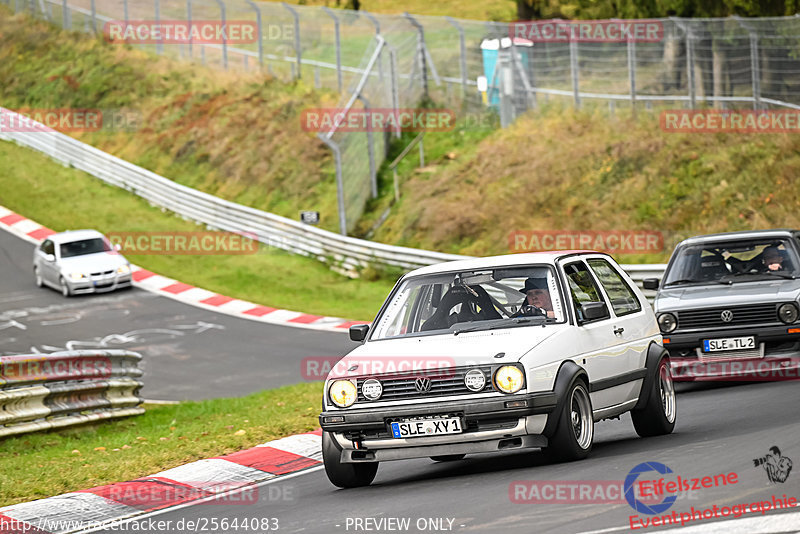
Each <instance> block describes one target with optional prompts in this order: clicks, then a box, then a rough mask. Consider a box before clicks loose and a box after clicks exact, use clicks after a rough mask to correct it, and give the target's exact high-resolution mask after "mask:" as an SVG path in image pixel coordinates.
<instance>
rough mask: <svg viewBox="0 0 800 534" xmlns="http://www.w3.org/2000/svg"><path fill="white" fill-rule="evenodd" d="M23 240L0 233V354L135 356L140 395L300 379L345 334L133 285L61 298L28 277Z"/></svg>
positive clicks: (182, 396) (338, 350)
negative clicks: (104, 352) (306, 363)
mask: <svg viewBox="0 0 800 534" xmlns="http://www.w3.org/2000/svg"><path fill="white" fill-rule="evenodd" d="M32 255H33V245H31V244H30V243H27V242H26V241H23V240H22V239H20V238H18V237H16V236H14V235H11V234H9V233H8V232H3V231H0V355H11V354H30V353H32V352H54V351H56V350H67V349H75V350H78V349H93V348H114V349H125V350H132V351H135V352H139V353H141V354H142V355H143V356H144V359H143V362H142V364H141V365H142V367H143V368H144V371H145V375H144V383H145V386H144V388H143V389H142V395H143V396H144V397H145V398H146V399H163V400H188V399H191V400H199V399H206V398H216V397H233V396H241V395H244V394H247V393H251V392H254V391H259V390H262V389H267V388H273V387H277V386H282V385H286V384H296V383H298V382H302V381H303V377H302V376H301V367H300V362H301V360H302V359H303V358H305V357H309V356H341V355H344V354H345V353H346V352H347V351H348V350H350V349H351V348H352V346H353V343H352V342H351V341H350V340H349V339H347V336H346V335H342V334H337V333H328V332H319V331H313V330H307V329H298V328H292V327H285V326H277V325H269V324H264V323H260V322H255V321H248V320H246V319H239V318H236V317H231V316H228V315H225V314H221V313H214V312H212V311H207V310H204V309H201V308H196V307H193V306H189V305H186V304H183V303H181V302H177V301H175V300H172V299H169V298H165V297H161V296H157V295H154V294H152V293H149V292H147V291H143V290H140V289H135V288H134V289H132V290H122V291H118V292H114V293H105V294H100V295H81V296H75V297H71V298H68V299H65V298H64V297H62V296H61V295H60V294H59V293H58V292H56V291H54V290H52V289H39V288H37V287H36V286H35V285H34V283H33V275H32V274H31V273H32V271H31V269H32V267H31V259H32Z"/></svg>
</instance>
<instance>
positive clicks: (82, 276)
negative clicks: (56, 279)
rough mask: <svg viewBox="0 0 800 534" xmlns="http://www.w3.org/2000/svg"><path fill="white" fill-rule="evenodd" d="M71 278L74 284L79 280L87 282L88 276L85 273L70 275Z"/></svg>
mask: <svg viewBox="0 0 800 534" xmlns="http://www.w3.org/2000/svg"><path fill="white" fill-rule="evenodd" d="M69 277H70V278H71V279H72V281H73V282H77V281H79V280H85V279H86V278H88V276H86V275H85V274H83V273H69Z"/></svg>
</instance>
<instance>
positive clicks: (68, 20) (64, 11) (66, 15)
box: [61, 0, 72, 30]
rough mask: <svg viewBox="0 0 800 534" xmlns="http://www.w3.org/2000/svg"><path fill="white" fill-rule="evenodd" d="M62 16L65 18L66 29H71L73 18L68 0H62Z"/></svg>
mask: <svg viewBox="0 0 800 534" xmlns="http://www.w3.org/2000/svg"><path fill="white" fill-rule="evenodd" d="M61 18H62V20H63V25H64V29H65V30H71V29H72V20H71V18H70V16H69V6H68V5H67V0H61Z"/></svg>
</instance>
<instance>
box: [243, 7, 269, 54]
mask: <svg viewBox="0 0 800 534" xmlns="http://www.w3.org/2000/svg"><path fill="white" fill-rule="evenodd" d="M245 2H247V5H249V6H250V7H252V8H253V11H255V12H256V27H257V29H258V65H259V68H260V69H261V70H264V33H263V31H262V30H263V28H262V24H261V8H260V7H258V6H257V5H256V4H255V3H254V2H253V0H245Z"/></svg>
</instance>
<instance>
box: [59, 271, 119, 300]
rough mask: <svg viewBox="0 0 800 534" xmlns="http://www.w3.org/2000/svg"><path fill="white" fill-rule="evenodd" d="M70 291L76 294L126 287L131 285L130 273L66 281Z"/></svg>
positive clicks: (105, 291) (103, 291)
mask: <svg viewBox="0 0 800 534" xmlns="http://www.w3.org/2000/svg"><path fill="white" fill-rule="evenodd" d="M67 284H68V285H69V287H70V289H71V290H72V292H73V293H74V294H76V295H81V294H86V293H107V292H109V291H115V290H117V289H122V288H126V287H131V275H130V274H119V275H108V276H102V277H92V278H91V279H88V280H79V281H77V282H75V281H72V280H70V281H67Z"/></svg>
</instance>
